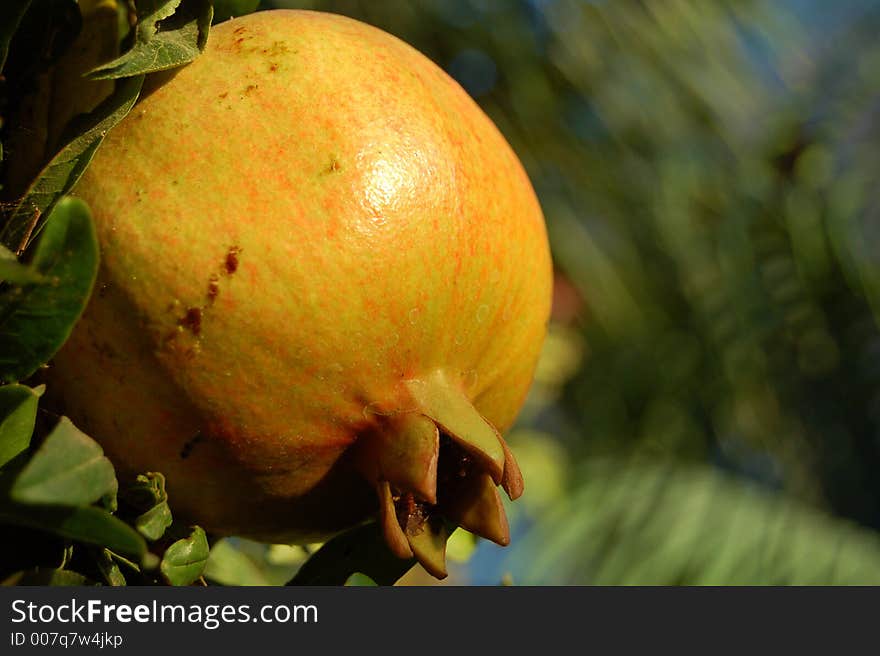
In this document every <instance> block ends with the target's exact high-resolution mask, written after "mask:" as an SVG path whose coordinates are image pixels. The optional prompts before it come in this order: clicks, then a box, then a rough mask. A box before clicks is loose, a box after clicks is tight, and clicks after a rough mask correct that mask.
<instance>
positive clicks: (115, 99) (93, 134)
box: [0, 76, 143, 251]
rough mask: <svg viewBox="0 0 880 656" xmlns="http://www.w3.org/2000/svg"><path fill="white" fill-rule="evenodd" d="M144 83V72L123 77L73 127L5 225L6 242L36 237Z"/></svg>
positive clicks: (19, 243)
mask: <svg viewBox="0 0 880 656" xmlns="http://www.w3.org/2000/svg"><path fill="white" fill-rule="evenodd" d="M142 84H143V77H140V76H139V77H133V78H127V79H125V80H123V81H122V82H120V83H119V84H118V85H117V87H116V91H114V93H113V95H111V96H110V97H109V98H107V100H105V101H104V102H102V103H101V104H100V105H99V106H98V107H97V108H95V111H93V112H92V113H90V114H88V115H87V116H86V117H84V119H83V123H82V124H81V125H80V126H79V127H75V128H73V130H72V131H73V134H75V135H76V136H74V137H73V138H72V139H70V140H69V141H68V142H67V143H66V145H65V146H64V147H62V148H61V150H60V151H59V152H58V154H57V155H55V157H53V158H52V160H51V161H50V162H49V163H48V164H47V165H46V166H45V167H44V168H43V170H42V171H40V173H39V175H38V176H37V179H36V180H35V181H34V182H33V184H31V186H30V188H29V189H28V190H27V192H26V193H25V195H24V197H23V198H22V199H21V201H20V202H19V203H18V205H17V206H16V208H15V209H14V210H13V212H12V214H11V215H10V217H9V218H8V220H7V222H6V224H5V225H4V226H3V230H2V231H0V241H2V243H4V244H5V245H6V246H8V247H9V248H10V249H12V250H15V251H21V250H23V248H24V246H26V245H27V244H28V243H29V241H30V240H31V239H33V237H34V236H35V235H36V234H37V233H38V232H39V230H40V229H41V226H42V224H39V219H40V218H41V217H46V216H47V215H49V214H50V213H51V211H52V208H53V207H54V206H55V204H56V203H57V202H58V201H59V200H60V199H61V198H62V196H64V195H65V194H66V193H68V192H69V191H70V190H71V189H72V188H73V186H74V185H75V184H76V182H77V180H79V178H80V176H81V175H82V174H83V171H85V169H86V167H87V166H88V164H89V162H91V160H92V157H93V156H94V154H95V152H96V151H97V150H98V147H99V146H100V145H101V142H102V141H103V140H104V136H105V135H106V134H107V132H108V131H109V130H110V129H111V128H112V127H113V126H115V125H116V124H117V123H119V121H121V120H122V119H123V118H124V117H125V116H126V114H128V112H129V111H130V110H131V108H132V107H133V106H134V103H135V101H136V100H137V98H138V94H139V93H140V90H141V85H142Z"/></svg>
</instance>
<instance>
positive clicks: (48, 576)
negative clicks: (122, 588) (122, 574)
mask: <svg viewBox="0 0 880 656" xmlns="http://www.w3.org/2000/svg"><path fill="white" fill-rule="evenodd" d="M0 585H39V586H45V585H54V586H83V585H98V584H97V583H95V582H94V581H91V580H89V579H88V578H87V577H85V576H83V575H82V574H78V573H77V572H71V571H70V570H66V569H52V568H49V567H37V568H35V569H32V570H27V571H24V572H16V573H15V574H12V575H10V576H8V577H7V578H6V579H5V580H4V581H3V582H2V584H0Z"/></svg>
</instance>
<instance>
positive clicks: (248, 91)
mask: <svg viewBox="0 0 880 656" xmlns="http://www.w3.org/2000/svg"><path fill="white" fill-rule="evenodd" d="M256 90H257V85H256V84H249V85H247V86H246V87H245V88H244V91H243V92H242V93H244V95H246V96H248V95H250V94H251V93H253V92H254V91H256Z"/></svg>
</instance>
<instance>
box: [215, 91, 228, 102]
mask: <svg viewBox="0 0 880 656" xmlns="http://www.w3.org/2000/svg"><path fill="white" fill-rule="evenodd" d="M228 95H229V92H228V91H224V92H223V93H221V94H220V95H219V96H217V97H218V98H219V99H220V100H223V99H224V98H225V97H226V96H228Z"/></svg>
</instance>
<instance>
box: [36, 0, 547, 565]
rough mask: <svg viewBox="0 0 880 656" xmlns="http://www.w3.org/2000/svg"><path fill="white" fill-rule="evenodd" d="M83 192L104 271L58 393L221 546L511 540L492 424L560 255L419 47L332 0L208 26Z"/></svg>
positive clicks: (470, 106)
mask: <svg viewBox="0 0 880 656" xmlns="http://www.w3.org/2000/svg"><path fill="white" fill-rule="evenodd" d="M73 194H74V195H75V196H78V197H80V198H82V199H84V200H85V201H86V202H87V203H88V205H89V206H90V208H91V210H92V212H93V214H94V218H95V222H96V226H97V236H98V242H99V244H100V249H101V265H100V270H99V272H98V278H97V282H96V284H95V291H94V293H93V295H92V297H91V300H90V302H89V305H88V307H87V308H86V310H85V313H84V314H83V316H82V318H81V320H80V321H79V322H78V323H77V325H76V327H75V329H74V331H73V334H72V335H71V337H70V339H69V340H68V341H67V343H66V345H65V346H64V347H63V348H62V350H61V351H60V352H59V353H58V354H57V356H56V357H55V359H54V362H53V363H52V366H51V367H50V368H49V370H48V371H47V378H48V387H47V390H48V391H47V394H48V395H49V396H50V397H51V400H52V402H53V403H54V404H55V407H57V408H58V409H59V411H63V412H64V413H65V414H66V415H67V416H69V417H71V418H72V420H73V421H74V422H75V423H76V425H77V426H79V427H80V428H82V429H83V430H84V431H85V432H86V433H88V434H89V435H90V436H92V437H94V438H95V439H96V440H97V441H98V442H99V443H100V444H101V445H102V447H103V448H104V450H105V452H106V454H107V455H108V457H109V458H110V459H111V460H112V461H113V463H114V464H115V465H116V467H117V469H118V470H119V471H120V472H128V473H129V474H136V473H140V472H145V471H161V472H163V473H164V474H165V476H166V477H167V487H168V494H169V496H170V497H171V498H173V499H174V502H175V513H176V514H180V515H181V516H183V517H186V518H187V519H189V520H191V521H193V522H196V523H198V524H199V525H201V526H203V527H204V528H205V529H206V530H208V531H210V532H213V533H215V534H217V535H240V536H246V537H251V538H254V539H258V540H265V541H274V542H280V541H286V542H301V543H304V542H313V541H317V540H324V539H327V538H328V537H329V536H332V535H333V534H334V533H336V532H338V531H341V530H343V529H345V528H347V527H351V526H354V525H356V524H358V523H360V522H363V521H365V520H367V519H369V518H371V517H378V518H379V521H380V522H381V526H382V530H383V533H384V536H385V540H386V541H387V544H388V546H389V547H390V549H391V551H392V552H393V553H394V554H396V555H397V556H399V557H400V558H412V557H415V558H416V559H417V560H418V561H419V562H420V563H421V564H422V565H423V566H424V567H425V568H426V569H427V570H428V571H429V572H430V573H432V574H433V575H434V576H437V577H443V576H445V574H446V565H445V544H446V539H447V537H448V535H449V533H450V531H451V530H452V529H454V528H455V527H456V526H460V527H463V528H464V529H467V530H468V531H471V532H473V533H475V534H477V535H480V536H482V537H485V538H487V539H489V540H492V541H494V542H496V543H498V544H501V545H506V544H508V543H509V541H510V531H509V528H508V523H507V519H506V516H505V510H504V504H503V502H502V497H501V495H500V493H499V489H500V490H503V492H504V493H506V495H507V496H509V498H510V499H516V498H517V497H518V496H520V494H522V493H523V487H524V485H523V479H522V476H521V474H520V470H519V468H518V466H517V463H516V459H515V457H514V455H513V453H512V452H511V450H510V448H508V446H507V444H506V443H505V440H504V438H503V437H502V435H503V433H504V431H506V430H507V429H508V428H509V427H510V426H511V424H512V423H513V422H514V420H515V418H516V416H517V413H518V412H519V410H520V408H521V406H522V404H523V401H524V398H525V396H526V393H527V391H528V388H529V385H530V382H531V379H532V375H533V372H534V368H535V365H536V362H537V358H538V354H539V351H540V349H541V345H542V342H543V339H544V335H545V330H546V323H547V320H548V315H549V310H550V297H551V277H552V276H551V261H550V253H549V248H548V242H547V236H546V231H545V225H544V220H543V216H542V213H541V209H540V206H539V204H538V201H537V199H536V197H535V194H534V191H533V189H532V187H531V185H530V182H529V180H528V177H527V175H526V173H525V172H524V169H523V167H522V165H521V163H520V161H519V160H518V158H517V156H516V155H515V154H514V152H513V151H512V149H511V148H510V146H509V145H508V144H507V143H506V141H505V139H504V138H503V136H502V135H501V133H500V132H499V131H498V129H497V128H496V127H495V126H494V125H493V123H492V122H491V121H490V119H489V118H488V117H487V116H486V115H485V114H484V113H483V112H482V111H481V110H480V109H479V107H478V106H477V105H476V104H475V102H474V101H473V100H472V99H471V98H470V97H469V96H468V95H467V94H466V93H465V92H464V91H463V90H462V89H461V88H460V87H459V86H458V84H457V83H455V82H454V81H453V80H452V79H451V78H450V77H449V76H448V75H447V74H446V73H445V72H443V71H442V70H441V69H440V68H439V67H437V66H436V65H435V64H434V63H432V62H431V61H430V60H429V59H428V58H426V57H425V56H423V55H422V54H420V53H419V52H417V51H416V50H414V49H413V48H411V47H410V46H408V45H407V44H405V43H403V42H402V41H400V40H398V39H396V38H395V37H393V36H391V35H389V34H387V33H384V32H382V31H380V30H379V29H376V28H374V27H371V26H369V25H366V24H364V23H361V22H358V21H355V20H352V19H349V18H345V17H342V16H337V15H331V14H325V13H317V12H307V11H288V10H272V11H264V12H258V13H255V14H251V15H249V16H245V17H242V18H236V19H233V20H229V21H227V22H224V23H221V24H219V25H217V26H215V27H214V28H212V30H211V32H210V35H209V37H208V42H207V46H206V48H205V50H204V52H203V53H202V54H201V55H200V56H199V57H198V58H196V59H195V61H194V62H193V63H191V64H189V65H187V66H185V67H182V68H180V69H176V70H175V71H173V72H170V73H169V72H165V73H156V74H154V75H152V76H150V77H148V78H147V81H146V83H145V88H144V91H143V92H142V94H141V98H140V99H139V101H138V102H137V104H136V105H135V106H134V108H133V109H132V110H131V112H130V113H129V114H128V116H126V118H125V119H123V120H122V122H121V123H120V124H119V125H117V126H116V127H115V128H114V129H112V130H111V131H110V132H109V133H108V134H107V137H106V139H105V140H104V143H103V145H102V146H101V148H100V149H99V151H98V152H97V154H96V156H95V158H94V159H93V161H92V162H91V164H90V166H89V167H88V168H87V169H86V171H85V173H84V175H83V177H82V179H81V180H80V181H79V183H78V184H77V185H76V187H75V188H74V190H73Z"/></svg>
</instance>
